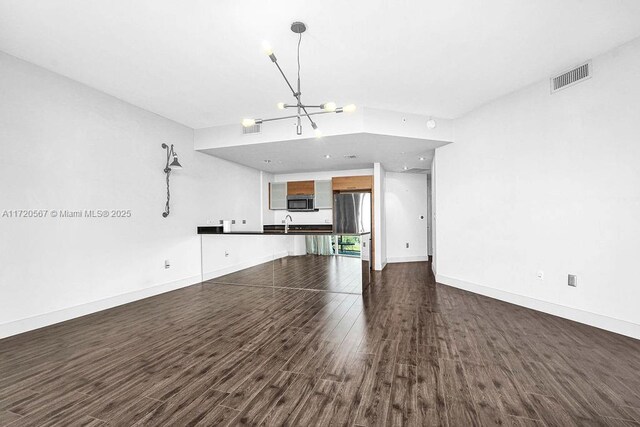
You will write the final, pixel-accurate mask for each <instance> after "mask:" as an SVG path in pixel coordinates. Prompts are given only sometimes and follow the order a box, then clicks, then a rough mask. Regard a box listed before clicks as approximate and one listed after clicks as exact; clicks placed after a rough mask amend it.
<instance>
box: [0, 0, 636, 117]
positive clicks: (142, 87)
mask: <svg viewBox="0 0 640 427" xmlns="http://www.w3.org/2000/svg"><path fill="white" fill-rule="evenodd" d="M294 20H302V21H304V22H306V23H307V25H308V28H309V29H308V31H307V33H305V35H304V37H303V41H302V83H303V88H302V89H303V94H304V99H305V100H306V101H311V102H322V101H328V100H333V101H336V102H338V103H349V102H354V103H356V104H359V105H367V106H370V107H376V108H382V109H388V110H395V111H406V112H413V113H419V114H427V115H435V116H440V117H448V118H452V117H456V116H459V115H461V114H463V113H465V112H467V111H469V110H471V109H473V108H475V107H477V106H479V105H481V104H483V103H486V102H487V101H489V100H491V99H494V98H496V97H499V96H500V95H503V94H505V93H508V92H511V91H513V90H516V89H518V88H520V87H523V86H525V85H527V84H529V83H532V82H534V81H537V80H539V79H542V78H546V77H548V76H549V75H550V74H551V73H554V72H556V71H561V70H563V69H565V68H566V67H568V66H572V65H575V64H576V63H579V62H581V61H583V60H585V59H588V58H590V57H592V56H594V55H596V54H598V53H601V52H604V51H606V50H608V49H610V48H613V47H615V46H617V45H620V44H622V43H624V42H625V41H628V40H630V39H632V38H635V37H637V36H640V1H638V0H615V1H612V0H562V1H559V0H535V1H534V0H487V1H477V0H449V1H444V0H439V1H436V0H399V1H388V0H350V1H345V0H323V1H314V2H308V1H300V0H285V1H277V2H276V1H264V0H243V1H237V0H235V1H231V0H227V1H217V0H216V1H211V0H183V1H176V0H174V1H169V0H136V1H131V0H102V1H99V0H96V1H87V0H56V1H42V0H0V50H3V51H5V52H7V53H9V54H11V55H14V56H17V57H19V58H22V59H25V60H27V61H30V62H33V63H35V64H38V65H40V66H43V67H45V68H48V69H50V70H53V71H55V72H58V73H60V74H63V75H65V76H68V77H70V78H72V79H75V80H78V81H81V82H83V83H86V84H87V85H89V86H92V87H95V88H97V89H100V90H102V91H104V92H106V93H109V94H111V95H114V96H116V97H118V98H121V99H123V100H126V101H128V102H130V103H132V104H135V105H138V106H140V107H143V108H146V109H147V110H150V111H153V112H155V113H158V114H160V115H162V116H165V117H168V118H170V119H173V120H176V121H178V122H180V123H183V124H186V125H188V126H190V127H193V128H202V127H207V126H212V125H216V124H224V123H234V122H237V121H239V120H240V119H241V118H242V117H252V116H263V115H264V114H265V113H267V112H272V111H274V105H275V103H276V102H278V101H290V99H288V98H287V96H288V93H287V90H286V89H287V88H286V87H285V86H284V82H283V81H281V77H280V76H279V75H278V73H277V71H276V69H275V67H273V65H272V64H271V62H270V61H269V59H268V58H267V57H266V56H265V55H264V54H263V53H262V51H261V47H260V45H261V41H262V40H264V39H267V40H269V41H271V43H272V45H273V46H274V49H275V52H276V54H277V56H278V58H279V60H280V63H281V64H282V66H283V68H284V69H285V71H286V72H287V73H288V74H289V75H290V76H293V72H294V70H295V65H294V58H295V57H294V52H295V44H296V38H295V35H294V34H293V33H291V32H290V30H289V25H290V23H291V22H292V21H294Z"/></svg>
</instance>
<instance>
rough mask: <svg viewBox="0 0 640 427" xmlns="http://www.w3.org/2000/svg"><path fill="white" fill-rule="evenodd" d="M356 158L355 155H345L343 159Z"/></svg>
mask: <svg viewBox="0 0 640 427" xmlns="http://www.w3.org/2000/svg"><path fill="white" fill-rule="evenodd" d="M356 157H358V156H356V155H355V154H347V155H345V156H344V158H345V159H355V158H356Z"/></svg>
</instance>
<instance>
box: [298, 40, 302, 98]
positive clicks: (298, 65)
mask: <svg viewBox="0 0 640 427" xmlns="http://www.w3.org/2000/svg"><path fill="white" fill-rule="evenodd" d="M300 42H302V33H300V37H299V38H298V90H300Z"/></svg>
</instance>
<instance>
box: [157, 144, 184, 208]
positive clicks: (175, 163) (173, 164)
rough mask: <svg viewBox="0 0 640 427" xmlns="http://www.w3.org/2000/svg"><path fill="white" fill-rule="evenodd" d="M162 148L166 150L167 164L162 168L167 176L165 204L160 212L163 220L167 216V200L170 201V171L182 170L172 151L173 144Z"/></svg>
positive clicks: (163, 145)
mask: <svg viewBox="0 0 640 427" xmlns="http://www.w3.org/2000/svg"><path fill="white" fill-rule="evenodd" d="M162 148H164V149H165V150H167V163H166V164H165V166H164V173H165V175H166V176H167V203H166V205H165V206H164V212H162V216H163V217H164V218H166V217H168V216H169V200H170V199H171V193H170V191H169V174H171V170H173V169H176V170H177V169H182V165H181V164H180V162H178V153H176V152H175V151H174V149H173V144H171V147H169V146H168V145H167V144H164V143H163V144H162ZM172 156H173V161H172V162H171V164H169V160H171V157H172Z"/></svg>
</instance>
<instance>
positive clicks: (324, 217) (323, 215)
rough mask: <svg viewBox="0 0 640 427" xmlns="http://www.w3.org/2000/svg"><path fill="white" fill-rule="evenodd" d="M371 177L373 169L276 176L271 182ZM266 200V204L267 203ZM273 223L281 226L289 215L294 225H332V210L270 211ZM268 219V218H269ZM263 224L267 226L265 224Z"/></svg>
mask: <svg viewBox="0 0 640 427" xmlns="http://www.w3.org/2000/svg"><path fill="white" fill-rule="evenodd" d="M356 175H373V169H351V170H343V171H321V172H309V173H289V174H277V175H274V176H273V179H272V181H273V182H288V181H316V180H318V181H320V180H326V179H331V178H332V177H334V176H356ZM268 200H269V199H268V198H267V203H268ZM271 212H272V213H273V221H274V222H271V223H270V224H283V223H284V217H285V216H287V215H291V218H293V223H294V224H331V223H333V210H332V209H320V210H318V211H317V212H287V211H286V210H277V211H271ZM269 218H270V217H269ZM265 224H268V223H267V222H265Z"/></svg>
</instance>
